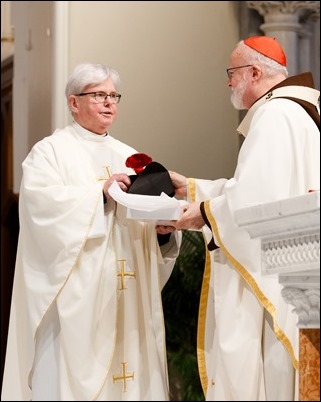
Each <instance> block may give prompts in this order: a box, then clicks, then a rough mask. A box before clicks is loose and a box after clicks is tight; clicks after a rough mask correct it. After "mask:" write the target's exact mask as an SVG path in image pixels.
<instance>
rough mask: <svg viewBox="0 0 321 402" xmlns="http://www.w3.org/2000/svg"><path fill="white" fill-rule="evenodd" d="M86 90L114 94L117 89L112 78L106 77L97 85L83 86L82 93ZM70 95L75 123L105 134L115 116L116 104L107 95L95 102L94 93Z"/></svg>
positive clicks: (86, 91)
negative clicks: (102, 99)
mask: <svg viewBox="0 0 321 402" xmlns="http://www.w3.org/2000/svg"><path fill="white" fill-rule="evenodd" d="M88 92H90V93H91V92H95V93H102V94H115V93H116V92H117V91H116V89H115V86H114V84H113V82H112V80H111V79H110V78H107V79H106V80H105V81H103V82H101V83H99V84H97V85H88V86H87V87H86V88H84V90H83V93H88ZM71 96H72V98H73V99H72V112H73V116H74V118H75V120H76V121H77V123H78V124H80V125H81V126H82V127H84V128H86V129H87V130H89V131H92V132H94V133H96V134H105V133H106V132H107V130H108V128H109V127H110V126H111V125H112V123H113V121H114V120H115V118H116V116H117V104H115V103H113V102H112V100H111V98H110V97H109V96H108V97H106V99H105V101H103V102H97V100H96V98H95V96H94V94H88V95H85V96H75V95H71Z"/></svg>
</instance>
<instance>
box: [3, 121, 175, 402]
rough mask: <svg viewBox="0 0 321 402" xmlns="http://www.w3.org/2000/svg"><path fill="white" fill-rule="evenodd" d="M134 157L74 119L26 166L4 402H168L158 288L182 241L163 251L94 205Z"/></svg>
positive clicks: (146, 233) (138, 225) (115, 209)
mask: <svg viewBox="0 0 321 402" xmlns="http://www.w3.org/2000/svg"><path fill="white" fill-rule="evenodd" d="M133 153H136V151H135V150H134V149H133V148H131V147H129V146H127V145H125V144H123V143H121V142H120V141H118V140H116V139H114V138H113V137H111V136H110V135H107V136H98V135H94V134H92V133H90V132H88V131H86V130H84V129H83V128H81V127H80V126H79V125H77V124H75V123H74V124H73V125H72V126H68V127H66V128H65V129H63V130H56V131H55V133H54V134H53V135H51V136H49V137H46V138H45V139H43V140H42V141H40V142H39V143H37V144H36V145H35V146H34V148H33V149H32V151H31V152H30V154H29V155H28V157H27V158H26V160H25V161H24V163H23V180H22V184H21V191H20V199H19V208H20V210H19V214H20V236H19V244H18V252H17V261H16V271H15V279H14V287H13V298H12V307H11V317H10V326H9V334H8V346H7V355H6V365H5V372H4V380H3V389H2V400H30V399H32V400H64V401H90V400H105V401H106V400H114V401H115V400H116V401H147V400H148V401H149V400H152V401H156V400H168V398H169V396H168V377H167V363H166V348H165V330H164V322H163V310H162V301H161V289H162V287H163V286H164V284H165V283H166V281H167V280H168V278H169V276H170V274H171V271H172V268H173V266H174V263H175V258H176V257H177V255H178V246H179V243H180V236H179V235H178V234H175V235H174V236H173V235H172V236H171V240H170V242H169V243H167V244H166V245H164V246H162V247H161V249H162V250H161V249H160V247H159V245H158V241H157V234H156V231H155V224H154V223H152V222H148V223H146V222H141V221H134V220H127V219H126V217H125V215H126V214H125V210H124V208H123V207H122V206H120V205H117V204H116V203H115V202H114V201H113V200H108V201H107V203H106V204H105V205H104V203H103V197H102V187H103V184H104V181H105V179H106V178H108V177H109V175H111V174H113V173H121V172H125V173H127V174H133V173H134V172H133V171H132V170H131V169H127V168H126V167H125V160H126V158H127V157H128V156H129V155H132V154H133ZM31 389H32V390H31Z"/></svg>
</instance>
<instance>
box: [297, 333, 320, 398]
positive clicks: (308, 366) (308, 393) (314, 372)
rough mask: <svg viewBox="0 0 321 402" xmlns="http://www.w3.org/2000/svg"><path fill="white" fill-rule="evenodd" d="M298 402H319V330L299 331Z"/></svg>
mask: <svg viewBox="0 0 321 402" xmlns="http://www.w3.org/2000/svg"><path fill="white" fill-rule="evenodd" d="M299 334H300V351H299V364H300V372H299V400H300V401H320V329H302V328H301V329H300V330H299Z"/></svg>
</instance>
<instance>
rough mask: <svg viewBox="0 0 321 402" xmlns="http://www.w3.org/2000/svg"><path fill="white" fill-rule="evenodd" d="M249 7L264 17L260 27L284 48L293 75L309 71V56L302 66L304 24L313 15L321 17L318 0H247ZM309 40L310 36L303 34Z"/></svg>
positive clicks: (290, 72)
mask: <svg viewBox="0 0 321 402" xmlns="http://www.w3.org/2000/svg"><path fill="white" fill-rule="evenodd" d="M246 3H247V6H248V7H249V8H252V9H255V10H256V11H257V12H258V13H259V14H260V15H262V16H263V17H264V23H263V24H262V25H261V26H260V29H261V30H262V31H263V32H264V34H265V35H266V36H271V37H275V38H276V39H277V40H278V41H279V42H280V43H281V45H282V47H283V48H284V50H285V52H286V54H287V67H288V71H289V74H290V75H295V74H298V73H300V72H303V71H309V70H310V69H311V68H310V67H311V66H310V65H307V62H308V61H309V59H306V58H305V59H304V60H305V65H304V66H301V65H300V64H302V59H301V57H300V55H301V54H302V52H301V47H303V46H305V49H307V46H308V47H309V44H307V43H305V44H302V46H301V40H300V39H301V34H302V32H303V24H304V23H306V21H307V20H308V19H309V18H310V17H311V18H312V17H313V18H315V17H317V18H319V17H320V2H319V1H247V2H246ZM304 39H305V40H309V37H308V36H304Z"/></svg>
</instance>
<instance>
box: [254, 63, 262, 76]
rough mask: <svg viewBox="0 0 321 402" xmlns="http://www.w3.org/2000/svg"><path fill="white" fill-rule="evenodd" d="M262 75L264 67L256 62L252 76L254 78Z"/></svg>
mask: <svg viewBox="0 0 321 402" xmlns="http://www.w3.org/2000/svg"><path fill="white" fill-rule="evenodd" d="M261 76H262V68H261V67H260V66H258V65H256V64H254V65H253V66H252V77H253V78H254V79H259V78H261Z"/></svg>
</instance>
